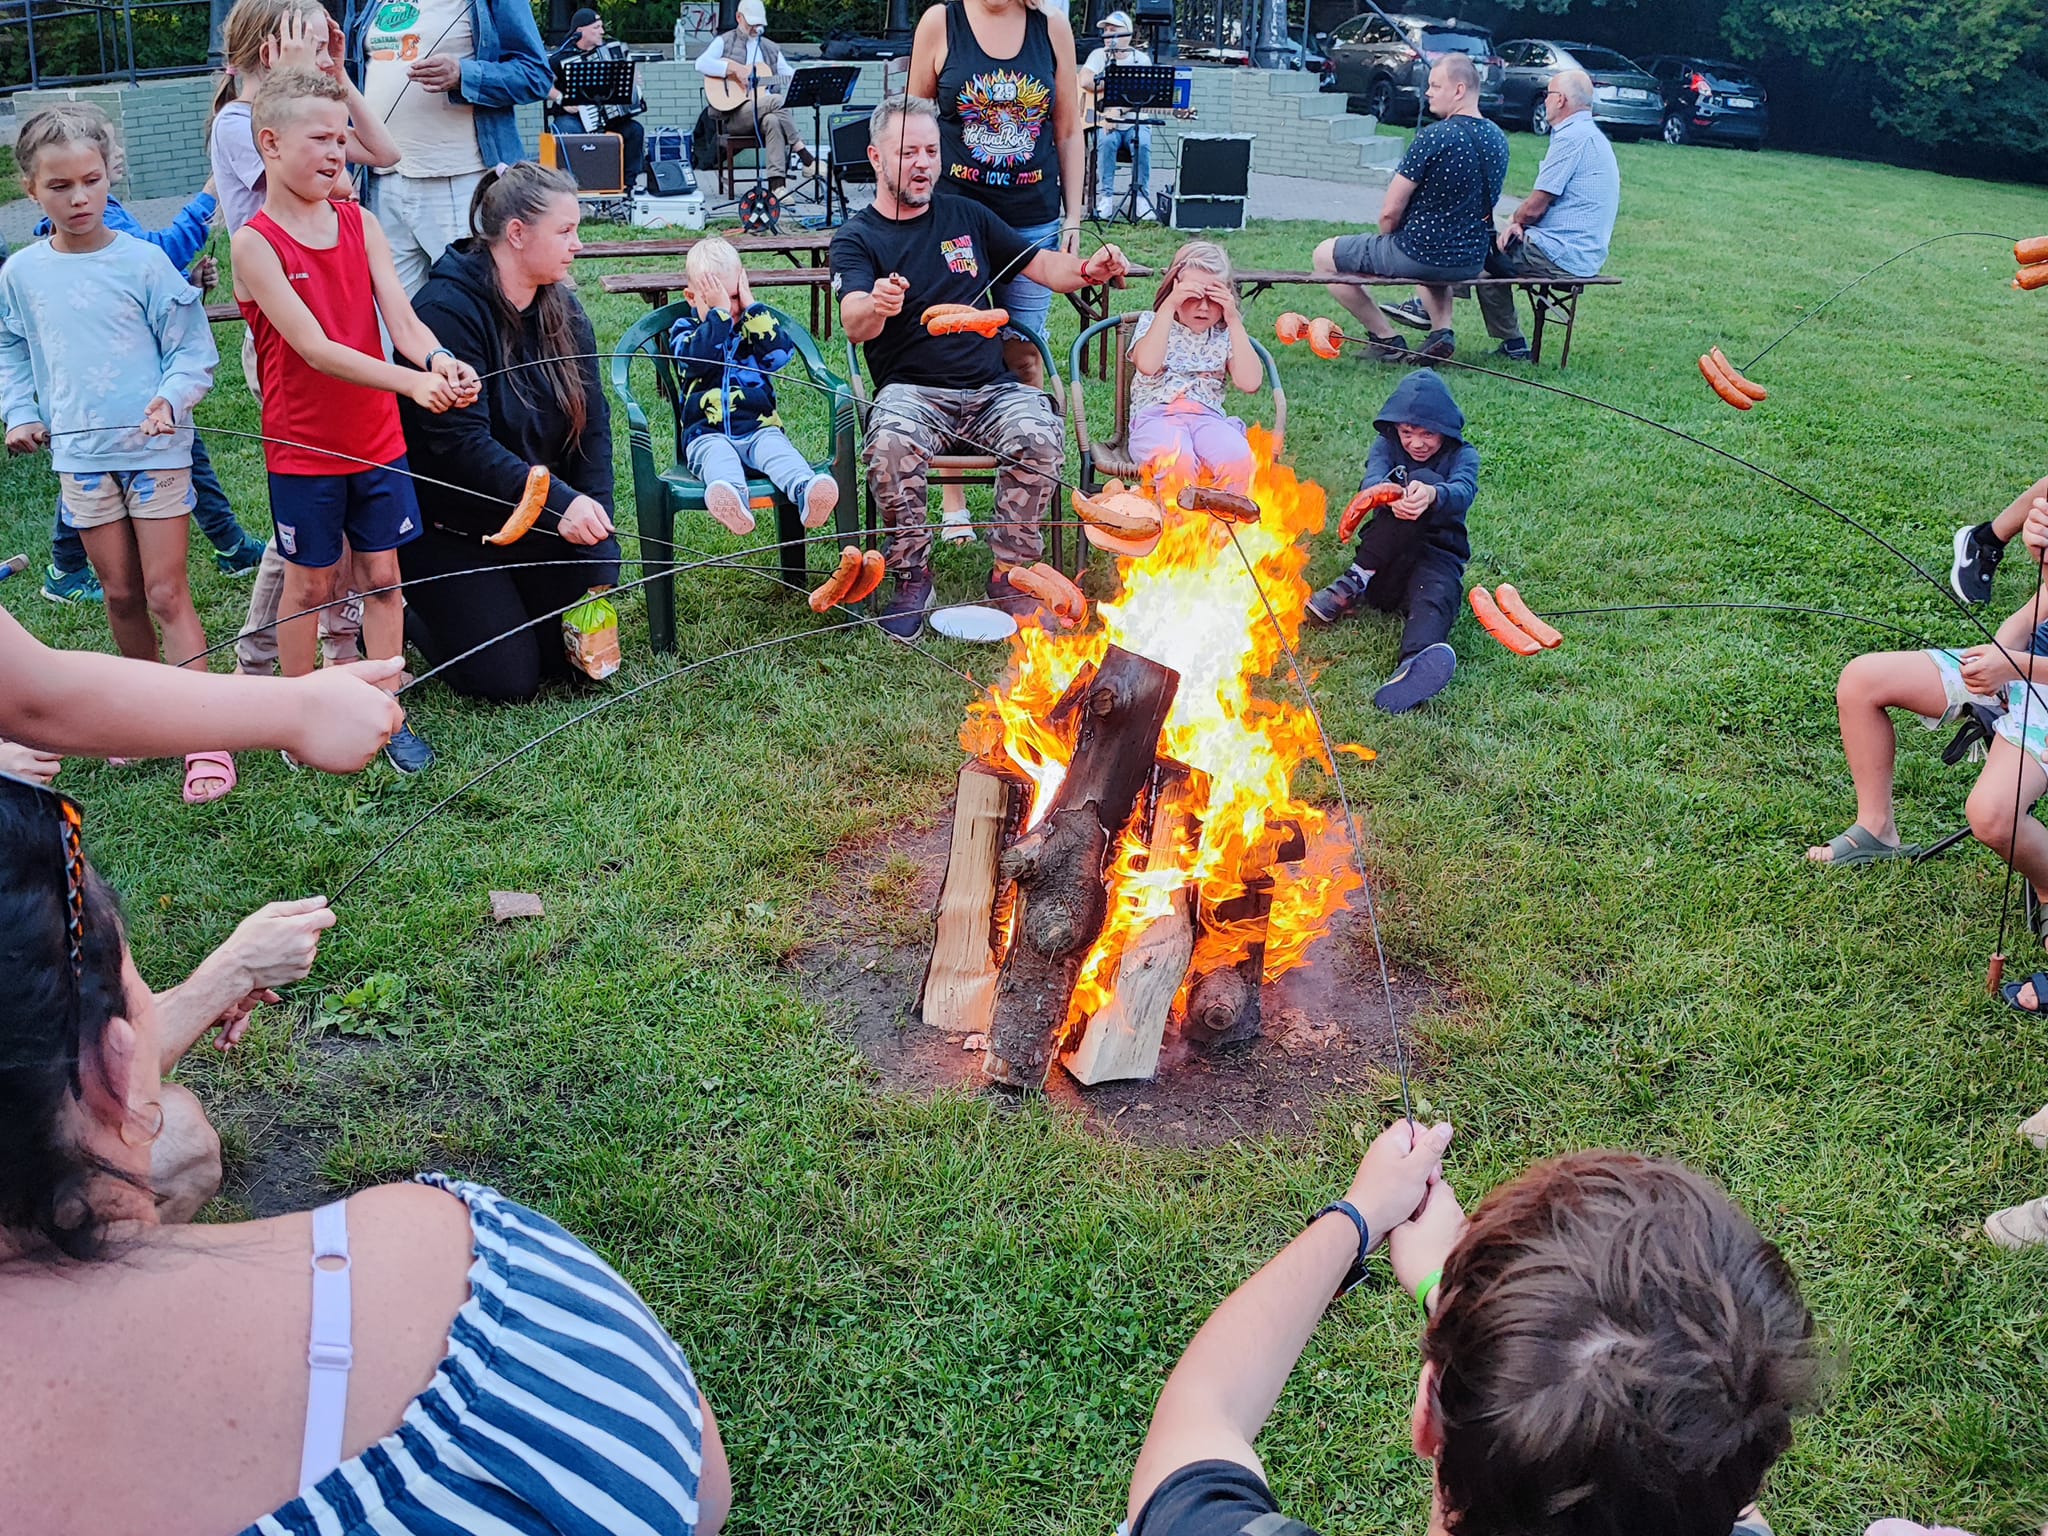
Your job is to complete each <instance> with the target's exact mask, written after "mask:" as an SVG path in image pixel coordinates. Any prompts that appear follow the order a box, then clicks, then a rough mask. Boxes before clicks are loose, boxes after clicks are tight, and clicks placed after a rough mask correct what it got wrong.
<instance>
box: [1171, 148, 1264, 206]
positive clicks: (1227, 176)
mask: <svg viewBox="0 0 2048 1536" xmlns="http://www.w3.org/2000/svg"><path fill="white" fill-rule="evenodd" d="M1251 174H1252V136H1251V135H1250V134H1248V133H1242V134H1236V133H1191V134H1188V135H1187V136H1185V137H1184V138H1182V140H1181V141H1180V168H1179V172H1178V180H1177V184H1176V190H1178V191H1179V193H1180V195H1181V196H1182V197H1245V196H1247V195H1249V193H1250V191H1251Z"/></svg>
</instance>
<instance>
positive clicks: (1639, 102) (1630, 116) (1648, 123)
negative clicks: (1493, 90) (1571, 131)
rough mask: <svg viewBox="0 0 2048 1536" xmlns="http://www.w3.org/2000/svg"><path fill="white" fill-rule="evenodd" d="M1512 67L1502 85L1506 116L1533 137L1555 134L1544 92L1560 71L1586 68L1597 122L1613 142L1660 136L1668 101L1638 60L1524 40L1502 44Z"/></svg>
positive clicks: (1580, 47) (1504, 60)
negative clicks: (1525, 127) (1591, 83)
mask: <svg viewBox="0 0 2048 1536" xmlns="http://www.w3.org/2000/svg"><path fill="white" fill-rule="evenodd" d="M1500 57H1501V62H1502V63H1503V64H1505V65H1506V66H1507V74H1506V78H1505V79H1503V80H1502V82H1501V116H1502V117H1503V118H1504V119H1506V120H1507V121H1509V122H1513V123H1525V124H1527V125H1528V128H1529V131H1530V132H1531V133H1548V132H1550V114H1549V111H1548V110H1547V109H1546V108H1545V106H1544V101H1543V94H1544V92H1545V91H1547V90H1548V89H1549V88H1550V77H1551V76H1552V75H1554V74H1556V73H1557V72H1558V71H1559V70H1560V69H1583V70H1584V71H1585V72H1586V74H1587V75H1588V76H1589V77H1590V78H1591V79H1592V81H1593V106H1592V113H1593V121H1594V122H1596V123H1598V124H1599V125H1600V126H1601V127H1602V128H1604V129H1606V130H1607V132H1608V134H1609V135H1610V136H1611V137H1613V138H1639V137H1641V136H1642V135H1644V134H1648V133H1655V132H1656V131H1657V130H1658V128H1659V127H1661V126H1662V125H1663V122H1664V97H1663V93H1662V91H1661V89H1660V88H1659V87H1658V84H1657V81H1656V78H1655V77H1654V76H1653V75H1651V74H1650V73H1649V71H1647V70H1645V69H1644V68H1643V67H1642V66H1641V65H1640V64H1638V63H1636V62H1635V61H1634V60H1633V59H1630V58H1627V57H1625V56H1624V55H1622V54H1619V53H1616V52H1615V51H1614V50H1613V49H1612V48H1596V47H1594V46H1593V45H1592V44H1591V43H1561V42H1557V41H1555V40H1554V39H1550V38H1541V37H1525V38H1518V39H1517V40H1516V41H1514V42H1512V43H1502V44H1501V45H1500Z"/></svg>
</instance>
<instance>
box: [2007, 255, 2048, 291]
mask: <svg viewBox="0 0 2048 1536" xmlns="http://www.w3.org/2000/svg"><path fill="white" fill-rule="evenodd" d="M2043 283H2048V261H2037V262H2035V263H2034V264H2033V265H2032V266H2031V267H2021V268H2020V270H2019V275H2018V276H2017V277H2015V278H2014V279H2013V280H2012V285H2013V287H2015V288H2039V287H2040V286H2041V285H2042V284H2043Z"/></svg>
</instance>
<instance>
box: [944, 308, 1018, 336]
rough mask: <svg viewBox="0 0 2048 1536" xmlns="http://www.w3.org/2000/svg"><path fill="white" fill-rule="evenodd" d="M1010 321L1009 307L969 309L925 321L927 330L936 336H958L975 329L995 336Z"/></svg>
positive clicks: (984, 334)
mask: <svg viewBox="0 0 2048 1536" xmlns="http://www.w3.org/2000/svg"><path fill="white" fill-rule="evenodd" d="M1009 323H1010V312H1009V311H1008V310H1007V309H969V310H967V311H966V312H965V313H962V314H951V315H940V316H938V317H937V318H936V319H933V320H929V321H927V322H926V323H925V330H926V331H928V332H930V333H931V334H932V335H934V336H957V335H959V334H960V333H961V332H962V331H973V332H975V333H977V334H978V335H982V336H993V335H995V333H996V332H997V331H1000V330H1001V329H1002V328H1003V327H1004V326H1006V325H1008V324H1009Z"/></svg>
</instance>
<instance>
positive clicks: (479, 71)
mask: <svg viewBox="0 0 2048 1536" xmlns="http://www.w3.org/2000/svg"><path fill="white" fill-rule="evenodd" d="M379 3H380V0H347V7H348V9H347V15H346V18H345V19H344V21H343V23H342V30H343V31H344V32H346V33H347V34H348V67H349V73H350V74H351V75H353V76H354V77H355V80H356V83H357V84H358V85H360V84H361V83H362V81H363V76H364V71H365V69H366V68H367V66H368V58H367V55H366V52H365V42H366V39H367V38H368V36H369V31H370V20H371V18H372V17H374V16H375V15H376V14H377V7H378V5H379ZM469 21H470V28H471V36H472V37H473V38H474V39H475V51H474V52H473V53H472V54H471V55H470V56H469V57H468V58H466V59H464V60H463V61H462V81H461V83H460V84H459V85H457V86H456V88H455V89H454V90H453V91H451V92H450V93H449V94H450V95H452V96H453V97H454V98H455V99H456V100H457V101H461V102H466V103H467V104H468V105H469V106H471V107H474V108H475V109H476V147H477V153H478V154H480V155H481V156H482V157H483V162H484V164H485V165H486V166H491V165H496V164H498V163H499V162H500V161H503V162H504V163H505V164H508V165H509V164H511V163H512V162H513V161H516V160H523V159H526V158H527V155H526V150H525V148H524V147H523V146H522V145H521V144H520V142H519V128H518V126H517V124H515V123H514V122H513V118H512V110H513V108H515V107H517V106H519V105H520V104H521V103H523V102H528V101H540V100H543V99H544V98H545V97H546V96H547V94H548V87H549V86H551V85H552V84H553V83H554V81H553V79H552V77H551V76H550V74H549V72H548V56H547V50H546V49H545V48H543V47H542V46H541V41H540V29H539V28H538V27H537V26H535V25H534V21H533V8H532V7H531V6H530V5H528V4H527V3H526V0H469Z"/></svg>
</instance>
